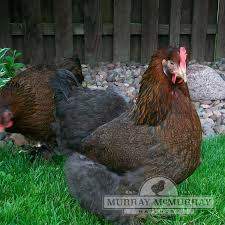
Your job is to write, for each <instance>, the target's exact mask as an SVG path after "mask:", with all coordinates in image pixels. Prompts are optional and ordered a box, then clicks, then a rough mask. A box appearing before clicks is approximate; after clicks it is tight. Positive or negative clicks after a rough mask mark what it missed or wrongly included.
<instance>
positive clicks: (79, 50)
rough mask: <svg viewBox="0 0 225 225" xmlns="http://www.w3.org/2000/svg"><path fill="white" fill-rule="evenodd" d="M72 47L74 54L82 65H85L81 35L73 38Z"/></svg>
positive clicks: (82, 37)
mask: <svg viewBox="0 0 225 225" xmlns="http://www.w3.org/2000/svg"><path fill="white" fill-rule="evenodd" d="M73 46H74V53H75V54H77V55H78V56H79V58H80V60H81V62H82V63H85V59H84V36H83V35H75V36H73Z"/></svg>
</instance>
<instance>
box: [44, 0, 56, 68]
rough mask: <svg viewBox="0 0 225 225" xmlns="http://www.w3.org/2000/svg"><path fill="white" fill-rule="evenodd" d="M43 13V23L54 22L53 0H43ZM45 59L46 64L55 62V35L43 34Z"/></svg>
mask: <svg viewBox="0 0 225 225" xmlns="http://www.w3.org/2000/svg"><path fill="white" fill-rule="evenodd" d="M41 15H42V22H43V23H54V14H53V0H41ZM43 46H44V59H45V63H46V64H48V65H49V64H53V63H54V62H55V55H56V52H55V37H54V36H53V35H45V36H43Z"/></svg>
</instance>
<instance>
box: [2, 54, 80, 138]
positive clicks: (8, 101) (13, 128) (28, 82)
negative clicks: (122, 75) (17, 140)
mask: <svg viewBox="0 0 225 225" xmlns="http://www.w3.org/2000/svg"><path fill="white" fill-rule="evenodd" d="M61 67H64V68H66V69H68V70H70V71H71V72H72V73H73V74H74V79H75V80H74V82H75V83H82V81H83V80H84V77H83V75H82V71H81V65H80V61H79V59H78V58H75V59H67V60H65V61H63V62H62V63H59V64H57V66H33V67H31V68H29V69H27V70H25V71H23V72H21V73H20V74H18V75H17V76H16V77H15V78H13V79H12V80H11V81H10V82H9V83H8V84H7V86H6V87H4V88H3V89H2V90H0V131H3V130H4V129H5V128H8V131H9V132H17V133H22V134H24V135H26V136H29V137H30V138H32V139H34V140H37V141H46V140H49V138H50V137H51V136H52V132H51V129H50V125H51V123H52V122H53V121H54V115H53V112H54V108H55V103H54V91H53V89H52V87H51V80H52V79H55V76H56V70H57V68H61Z"/></svg>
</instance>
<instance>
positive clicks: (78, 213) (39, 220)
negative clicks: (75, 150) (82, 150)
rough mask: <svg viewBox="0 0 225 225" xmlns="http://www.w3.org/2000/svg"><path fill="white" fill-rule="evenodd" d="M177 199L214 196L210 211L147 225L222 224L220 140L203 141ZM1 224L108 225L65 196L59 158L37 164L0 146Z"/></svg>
mask: <svg viewBox="0 0 225 225" xmlns="http://www.w3.org/2000/svg"><path fill="white" fill-rule="evenodd" d="M178 190H179V194H180V195H195V196H201V195H213V196H214V198H215V207H214V208H213V209H208V210H198V211H196V212H195V214H193V215H186V216H179V215H177V216H170V217H167V218H166V217H164V218H162V217H161V216H155V217H154V218H149V219H148V220H147V221H146V225H150V224H171V225H181V224H188V225H189V224H196V225H200V224H206V225H219V224H225V223H224V221H225V191H224V190H225V136H221V137H217V138H215V139H211V140H205V141H204V143H203V147H202V164H201V166H200V167H199V168H198V170H197V171H196V172H195V173H194V174H193V175H192V176H191V177H189V178H188V179H187V180H186V181H185V182H183V183H182V184H181V185H179V187H178ZM0 221H1V225H6V224H10V225H14V224H15V225H18V224H19V225H20V224H21V225H41V224H47V225H50V224H51V225H59V224H66V225H69V224H74V225H100V224H102V225H103V224H109V223H106V222H105V221H104V220H103V219H100V218H98V217H96V216H94V215H91V214H90V213H88V212H87V211H85V210H84V209H81V208H80V207H79V204H78V203H77V202H76V201H75V200H74V199H72V198H71V197H70V195H69V194H68V189H67V186H66V183H65V177H64V174H63V159H62V158H59V157H58V158H55V159H54V160H53V161H51V162H49V161H44V160H42V159H36V160H35V161H34V162H31V161H30V159H29V156H28V155H27V154H26V153H25V152H23V151H22V150H21V149H19V148H15V147H14V146H12V145H7V146H4V147H0Z"/></svg>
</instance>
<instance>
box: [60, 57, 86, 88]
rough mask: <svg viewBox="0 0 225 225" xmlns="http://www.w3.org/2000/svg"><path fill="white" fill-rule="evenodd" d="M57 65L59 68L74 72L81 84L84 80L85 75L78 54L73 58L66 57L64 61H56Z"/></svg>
mask: <svg viewBox="0 0 225 225" xmlns="http://www.w3.org/2000/svg"><path fill="white" fill-rule="evenodd" d="M56 65H57V68H58V69H61V68H64V69H67V70H69V71H70V72H72V73H73V74H74V76H75V77H76V79H77V80H78V82H79V83H80V84H82V82H83V81H84V76H83V73H82V68H81V63H80V59H79V57H78V55H74V56H73V57H72V58H67V59H64V60H63V61H60V62H58V63H56Z"/></svg>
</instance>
